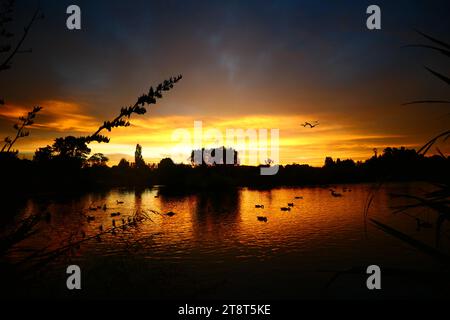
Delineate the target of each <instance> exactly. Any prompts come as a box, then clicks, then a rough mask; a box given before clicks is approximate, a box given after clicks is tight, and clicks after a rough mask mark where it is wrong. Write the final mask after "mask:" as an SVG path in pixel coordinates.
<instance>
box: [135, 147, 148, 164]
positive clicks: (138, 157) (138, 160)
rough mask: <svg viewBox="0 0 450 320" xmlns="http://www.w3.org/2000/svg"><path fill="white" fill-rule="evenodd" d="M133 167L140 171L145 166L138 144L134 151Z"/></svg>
mask: <svg viewBox="0 0 450 320" xmlns="http://www.w3.org/2000/svg"><path fill="white" fill-rule="evenodd" d="M134 166H135V168H137V169H141V168H144V167H145V166H146V165H145V161H144V158H143V157H142V147H141V145H140V144H139V143H138V144H137V145H136V151H135V152H134Z"/></svg>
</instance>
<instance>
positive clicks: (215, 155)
mask: <svg viewBox="0 0 450 320" xmlns="http://www.w3.org/2000/svg"><path fill="white" fill-rule="evenodd" d="M197 157H198V158H199V159H197ZM230 158H231V161H232V163H227V161H230V160H229V159H230ZM217 159H219V163H216V162H215V161H214V160H217ZM190 160H191V164H192V165H193V166H198V165H203V166H207V165H209V166H217V165H238V161H239V159H238V152H237V151H236V150H235V149H233V148H225V147H224V146H222V147H219V148H211V149H205V148H202V149H198V150H192V151H191V157H190ZM198 160H200V161H201V162H200V163H197V162H198Z"/></svg>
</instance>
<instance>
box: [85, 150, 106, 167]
mask: <svg viewBox="0 0 450 320" xmlns="http://www.w3.org/2000/svg"><path fill="white" fill-rule="evenodd" d="M108 161H109V159H108V157H106V156H105V155H104V154H103V153H94V154H93V155H92V156H91V157H90V158H89V159H88V163H89V165H90V166H91V167H104V166H106V163H107V162H108Z"/></svg>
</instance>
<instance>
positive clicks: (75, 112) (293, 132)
mask: <svg viewBox="0 0 450 320" xmlns="http://www.w3.org/2000/svg"><path fill="white" fill-rule="evenodd" d="M40 105H42V106H44V109H43V110H42V112H41V113H40V114H39V115H38V118H37V119H36V124H35V125H33V127H32V128H31V137H30V138H29V139H22V140H21V141H20V142H19V143H18V144H17V148H19V149H20V151H21V152H22V153H28V154H31V153H33V152H34V151H35V150H36V149H37V148H38V147H42V146H45V145H47V144H51V143H52V141H53V139H54V138H56V137H60V136H65V135H76V136H77V135H83V134H89V133H92V132H94V131H95V130H96V128H98V126H99V125H100V124H101V123H102V121H98V120H96V119H95V118H94V117H92V116H89V115H86V114H85V113H84V112H83V108H82V107H81V106H80V105H78V104H76V103H69V102H64V101H55V100H52V101H43V102H42V103H41V104H40ZM27 111H28V109H27V108H25V107H22V106H12V105H9V106H5V108H2V109H0V116H1V117H2V118H4V119H5V118H6V119H8V120H9V121H11V123H12V121H14V120H15V119H16V118H17V117H19V116H21V115H23V114H24V113H26V112H27ZM311 119H313V120H314V119H321V120H320V125H319V126H317V127H315V128H313V129H310V128H304V127H302V126H301V125H300V124H301V123H303V122H304V121H311ZM194 121H202V126H203V128H202V129H203V134H205V132H207V131H208V130H209V129H211V128H215V129H217V130H219V132H221V133H222V135H223V136H224V139H223V141H210V140H209V141H208V140H207V139H203V145H204V146H206V147H208V146H221V145H226V146H227V147H234V148H236V149H238V150H239V149H240V147H242V146H239V145H236V144H234V145H228V144H227V143H226V142H225V135H226V130H227V129H235V130H236V129H243V130H247V129H260V128H261V129H269V130H270V129H279V130H280V140H279V141H280V147H279V159H280V163H281V164H289V163H306V164H310V165H314V166H321V165H322V164H323V162H324V158H325V157H326V156H331V157H333V158H341V159H347V158H352V159H354V160H363V159H367V158H369V157H370V156H371V155H372V154H373V151H372V150H373V148H379V149H382V148H383V147H386V146H400V145H402V146H406V147H415V146H416V145H417V144H415V143H413V142H411V141H404V138H405V137H404V136H402V135H382V134H379V133H374V132H364V131H363V130H361V129H360V128H355V127H354V126H352V125H351V124H349V123H346V122H345V120H344V119H339V118H338V117H337V116H336V115H327V114H315V115H312V114H308V115H306V114H305V115H295V116H293V115H264V114H262V115H258V114H255V115H246V116H237V117H230V116H228V117H213V116H206V117H205V116H152V115H149V114H147V115H145V116H142V117H138V116H134V117H133V118H132V119H131V126H130V127H126V128H116V129H114V130H113V131H112V132H110V133H106V134H107V135H108V136H109V137H110V138H111V142H110V143H109V144H97V143H92V144H91V145H90V146H89V147H90V148H91V149H92V153H96V152H101V153H104V154H105V155H107V156H109V157H110V163H109V164H110V165H113V164H116V163H117V162H118V161H119V160H120V158H122V157H126V158H128V159H131V160H132V159H133V156H134V150H135V146H136V144H137V143H139V144H141V145H142V146H143V156H144V158H145V159H146V160H147V161H148V162H153V163H154V162H158V161H159V160H160V159H161V158H165V157H171V158H172V159H173V160H174V161H175V162H187V160H188V158H189V155H190V151H191V149H192V147H193V135H194V134H193V132H194ZM180 128H184V129H186V130H187V131H188V132H190V134H191V141H192V143H191V144H192V145H183V146H180V141H174V140H173V139H172V135H173V132H174V130H176V129H180ZM269 132H270V131H269ZM2 134H3V135H7V134H11V133H10V132H9V133H8V132H7V131H5V132H4V133H3V132H2ZM43 136H44V137H43ZM269 136H270V134H269ZM402 139H403V140H402ZM396 141H397V142H396ZM269 145H270V142H269ZM245 146H246V149H247V150H249V149H254V150H258V149H259V148H260V147H261V146H260V145H258V143H256V144H249V143H248V141H247V142H246V145H245ZM28 156H29V155H28ZM269 156H270V151H269ZM240 160H241V163H242V164H246V163H248V159H247V156H246V155H245V154H242V153H241V154H240Z"/></svg>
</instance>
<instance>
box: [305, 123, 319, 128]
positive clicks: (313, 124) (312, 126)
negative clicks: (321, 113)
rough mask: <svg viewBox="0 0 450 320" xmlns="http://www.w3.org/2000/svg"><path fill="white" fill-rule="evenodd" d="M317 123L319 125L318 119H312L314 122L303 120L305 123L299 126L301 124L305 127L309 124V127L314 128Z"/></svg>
mask: <svg viewBox="0 0 450 320" xmlns="http://www.w3.org/2000/svg"><path fill="white" fill-rule="evenodd" d="M318 125H319V121H314V123H310V122H305V123H303V124H301V126H303V127H304V128H306V127H307V126H309V127H310V128H314V127H316V126H318Z"/></svg>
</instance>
